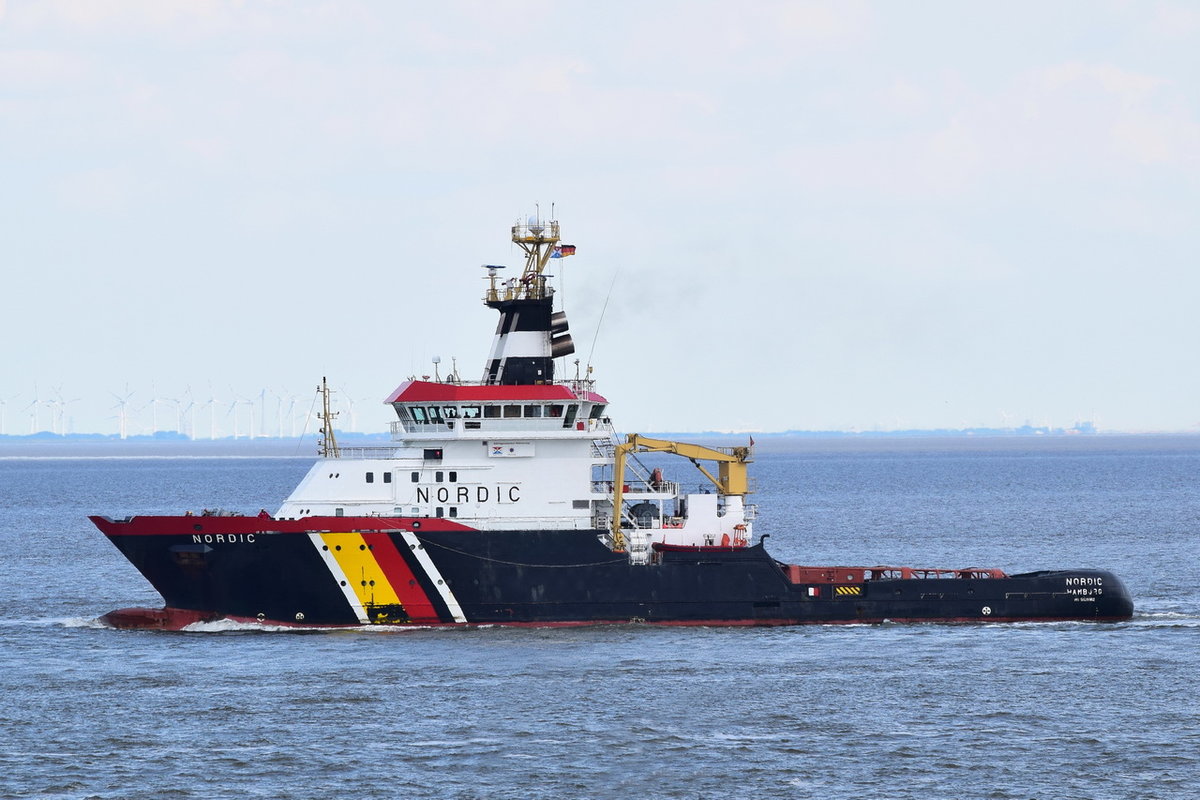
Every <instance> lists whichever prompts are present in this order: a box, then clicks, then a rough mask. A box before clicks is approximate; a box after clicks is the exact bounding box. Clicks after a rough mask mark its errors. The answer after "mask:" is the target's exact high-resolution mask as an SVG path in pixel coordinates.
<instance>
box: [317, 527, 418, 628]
mask: <svg viewBox="0 0 1200 800" xmlns="http://www.w3.org/2000/svg"><path fill="white" fill-rule="evenodd" d="M316 538H317V539H319V541H320V544H321V545H322V550H324V553H323V555H325V556H326V563H329V561H330V560H332V561H333V562H334V563H335V564H336V565H337V567H338V570H337V571H340V572H341V573H342V576H344V580H345V584H344V586H343V591H344V592H345V593H346V595H347V599H348V600H351V598H353V600H351V602H352V604H354V602H353V601H354V600H357V604H356V605H357V608H356V609H355V611H356V612H358V613H359V617H360V619H362V621H364V622H396V621H398V620H397V619H396V618H395V617H396V616H397V614H396V613H395V609H396V607H397V606H400V607H402V608H403V612H404V614H405V615H407V617H408V620H409V621H411V622H417V623H436V622H440V621H441V620H440V618H439V617H438V613H437V610H436V609H435V608H434V607H433V603H431V602H430V601H429V597H428V596H427V595H426V594H425V590H424V589H422V588H421V585H420V583H419V582H418V581H417V578H416V576H415V575H414V574H413V571H412V569H411V568H410V567H409V566H408V562H407V561H405V559H404V556H403V555H401V554H400V551H399V550H397V549H396V545H395V544H393V543H392V539H391V537H390V536H389V535H388V534H386V533H320V534H316ZM314 543H316V542H314ZM337 571H335V574H334V577H335V578H338V579H339V581H340V580H342V579H343V578H342V577H340V576H338V575H337V574H336V572H337ZM378 607H384V608H385V609H386V608H388V607H390V609H391V610H390V611H383V612H380V613H382V616H380V615H379V614H375V615H372V614H371V613H370V610H371V609H373V608H378Z"/></svg>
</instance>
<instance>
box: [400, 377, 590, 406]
mask: <svg viewBox="0 0 1200 800" xmlns="http://www.w3.org/2000/svg"><path fill="white" fill-rule="evenodd" d="M524 400H530V401H532V400H564V401H567V400H586V401H589V402H592V403H607V402H608V400H606V399H604V398H603V397H601V396H600V395H598V394H596V393H594V392H585V393H584V394H583V396H582V397H577V396H576V395H575V393H574V392H573V391H571V388H570V387H569V386H564V385H563V384H561V383H552V384H534V385H527V386H512V385H507V384H506V385H500V384H495V385H487V386H479V385H470V386H464V385H463V384H459V383H433V382H431V381H405V382H404V383H402V384H400V385H399V386H398V387H396V391H394V392H392V393H391V394H390V395H389V396H388V399H387V400H384V401H383V402H385V403H486V402H497V401H524Z"/></svg>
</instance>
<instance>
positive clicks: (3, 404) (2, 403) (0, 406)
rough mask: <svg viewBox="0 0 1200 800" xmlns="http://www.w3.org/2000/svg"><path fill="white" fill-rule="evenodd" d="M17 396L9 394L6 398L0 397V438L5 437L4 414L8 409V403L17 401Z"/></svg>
mask: <svg viewBox="0 0 1200 800" xmlns="http://www.w3.org/2000/svg"><path fill="white" fill-rule="evenodd" d="M17 397H18V395H16V394H10V395H9V396H8V397H0V436H5V435H7V433H8V431H7V430H6V429H5V427H4V414H5V411H6V410H7V409H8V401H9V400H15V399H17Z"/></svg>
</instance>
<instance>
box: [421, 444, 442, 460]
mask: <svg viewBox="0 0 1200 800" xmlns="http://www.w3.org/2000/svg"><path fill="white" fill-rule="evenodd" d="M425 460H426V461H441V460H442V448H440V447H426V448H425Z"/></svg>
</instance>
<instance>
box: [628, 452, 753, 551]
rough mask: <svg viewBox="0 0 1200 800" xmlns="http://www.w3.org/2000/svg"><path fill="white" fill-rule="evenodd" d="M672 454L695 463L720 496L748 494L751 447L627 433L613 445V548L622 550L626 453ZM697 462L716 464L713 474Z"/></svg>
mask: <svg viewBox="0 0 1200 800" xmlns="http://www.w3.org/2000/svg"><path fill="white" fill-rule="evenodd" d="M639 452H640V453H673V454H674V455H677V456H683V457H684V458H686V459H688V460H690V461H691V462H692V463H693V464H695V465H696V469H698V470H700V472H702V473H703V474H704V477H706V478H708V479H709V480H710V481H712V483H713V485H714V486H716V487H717V493H718V494H722V495H730V494H732V495H745V494H749V493H750V479H749V477H748V471H747V467H746V465H747V464H749V463H750V461H751V460H752V458H751V457H752V455H753V450H752V449H751V448H750V447H720V448H716V447H705V446H704V445H699V444H688V443H686V442H671V441H667V440H666V439H652V438H650V437H649V436H642V435H641V434H637V433H631V434H629V435H628V436H627V437H625V441H624V442H623V443H621V444H618V445H617V446H616V451H615V458H614V459H613V516H612V542H613V550H617V551H623V550H624V549H625V535H624V534H623V533H621V503H622V502H623V500H624V494H625V464H626V461H627V460H628V456H629V454H630V453H639ZM701 461H715V462H717V464H718V467H717V475H716V477H714V476H713V474H712V473H711V472H709V471H708V470H707V469H705V468H704V467H703V466H702V465H701V464H700V462H701Z"/></svg>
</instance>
